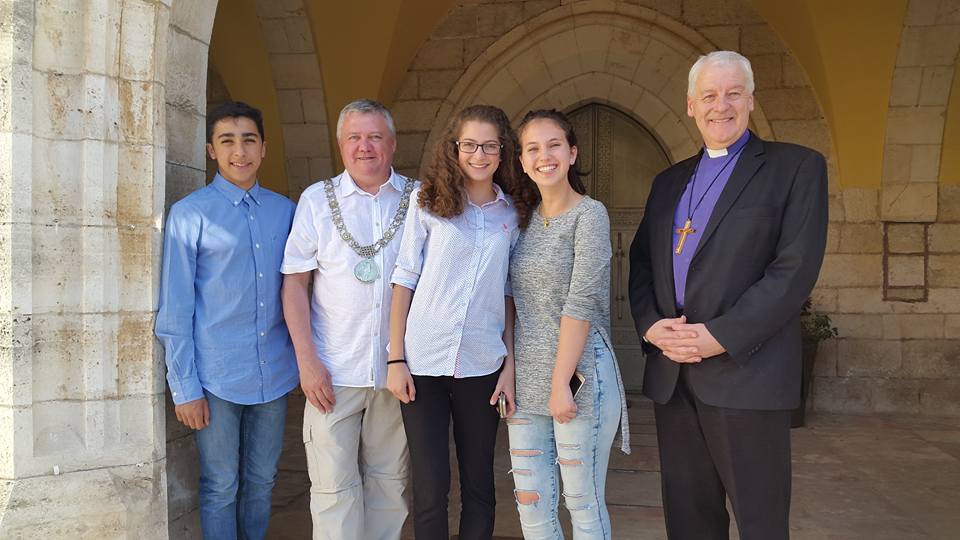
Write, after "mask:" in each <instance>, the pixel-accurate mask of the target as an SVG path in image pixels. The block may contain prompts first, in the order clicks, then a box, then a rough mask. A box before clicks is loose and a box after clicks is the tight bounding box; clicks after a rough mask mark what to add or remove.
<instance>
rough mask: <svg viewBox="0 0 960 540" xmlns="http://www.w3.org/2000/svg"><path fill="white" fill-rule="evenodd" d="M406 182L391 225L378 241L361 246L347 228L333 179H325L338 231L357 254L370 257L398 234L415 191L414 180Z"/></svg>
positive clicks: (328, 201) (328, 199)
mask: <svg viewBox="0 0 960 540" xmlns="http://www.w3.org/2000/svg"><path fill="white" fill-rule="evenodd" d="M405 180H406V184H404V186H403V195H402V196H401V197H400V206H398V207H397V211H396V213H394V215H393V220H392V221H391V222H390V226H389V227H387V229H386V230H385V231H384V232H383V236H381V237H380V239H379V240H377V241H376V242H374V243H372V244H369V245H366V246H361V245H360V243H359V242H357V241H356V239H354V237H353V235H352V234H350V231H348V230H347V226H346V224H345V223H344V222H343V215H342V214H341V211H340V203H339V202H337V196H336V194H335V193H334V190H333V179H329V180H324V181H323V190H324V192H325V193H326V194H327V204H329V205H330V213H331V216H332V219H333V224H334V225H335V226H336V227H337V232H338V233H339V234H340V238H342V239H343V241H344V242H346V243H347V245H348V246H350V247H351V248H352V249H353V250H354V251H356V252H357V255H360V256H361V257H363V258H364V259H369V258H371V257H373V256H374V255H376V254H377V252H378V251H380V250H381V249H382V248H383V247H384V246H386V245H387V244H389V243H390V240H393V237H394V236H395V235H396V234H397V230H398V229H399V228H400V226H401V225H403V219H404V218H405V217H406V215H407V208H408V207H409V206H410V192H412V191H413V180H411V179H409V178H406V179H405Z"/></svg>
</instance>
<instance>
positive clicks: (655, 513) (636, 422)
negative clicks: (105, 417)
mask: <svg viewBox="0 0 960 540" xmlns="http://www.w3.org/2000/svg"><path fill="white" fill-rule="evenodd" d="M302 400H303V397H302V396H300V395H296V396H295V397H294V398H292V400H291V403H290V415H289V417H288V429H287V440H286V441H285V448H284V457H283V460H282V463H281V472H280V480H279V482H278V485H277V488H276V490H275V492H274V513H273V517H272V519H271V523H270V531H269V534H268V538H269V539H270V540H287V539H290V540H292V539H301V538H309V537H310V527H311V525H310V514H309V492H308V490H309V480H308V479H307V473H306V463H305V458H304V454H303V445H302V442H301V440H300V438H299V434H300V429H299V427H300V422H301V413H302V409H303V407H302V405H301V403H302ZM630 401H631V403H632V407H631V410H630V425H631V430H632V438H633V441H632V444H633V449H632V450H633V451H632V453H631V454H630V455H629V456H628V455H624V454H622V453H621V452H619V451H614V452H613V455H612V456H611V461H610V473H609V477H608V481H607V502H608V504H609V506H610V514H611V520H612V523H613V536H614V538H617V539H629V540H646V539H651V540H653V539H663V538H666V533H665V531H664V528H663V510H662V508H661V502H660V485H659V482H660V473H659V460H658V457H657V446H656V435H655V428H654V425H653V409H652V406H651V405H650V402H649V401H647V400H646V399H645V398H642V397H640V396H630ZM506 435H507V434H506V427H505V426H501V433H500V438H499V444H498V446H497V461H496V471H497V501H498V502H499V503H500V504H499V505H498V507H497V525H496V535H497V538H498V539H501V540H508V539H514V538H521V537H522V534H521V532H520V525H519V522H518V520H517V515H516V509H515V506H514V504H513V494H512V488H513V483H512V480H511V479H510V477H509V476H508V475H507V470H509V462H510V458H509V455H508V450H507V436H506ZM793 456H794V461H793V467H794V469H793V478H794V487H793V505H792V514H791V529H792V538H794V539H798V540H807V539H809V540H814V539H816V540H820V539H831V540H832V539H871V540H885V539H889V540H907V539H944V540H947V539H957V538H960V503H958V500H960V418H942V419H941V418H930V417H907V416H879V415H872V416H851V415H837V414H815V415H813V416H812V417H810V418H808V426H807V427H805V428H800V429H795V430H793ZM453 471H454V474H455V473H456V468H455V467H453ZM450 500H451V501H453V502H452V503H451V505H450V506H451V516H450V524H451V527H450V530H451V532H452V533H454V534H455V533H456V531H457V528H456V527H457V523H458V517H459V516H458V509H457V508H456V507H457V506H458V504H455V503H454V502H456V501H459V492H458V490H457V487H456V482H454V487H453V489H452V492H451V499H450ZM564 518H566V515H565V512H564ZM565 528H566V530H567V538H570V534H569V526H568V525H567V524H565ZM731 530H732V534H731V537H732V538H737V536H736V530H735V526H731ZM403 538H404V540H406V539H413V534H412V527H411V526H410V520H409V519H408V520H407V527H406V528H405V530H404V536H403Z"/></svg>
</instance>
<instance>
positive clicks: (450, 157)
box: [417, 105, 530, 220]
mask: <svg viewBox="0 0 960 540" xmlns="http://www.w3.org/2000/svg"><path fill="white" fill-rule="evenodd" d="M468 121H476V122H486V123H488V124H492V125H493V126H494V127H495V128H497V140H498V141H499V142H500V144H501V145H502V147H501V149H500V164H499V165H498V166H497V170H496V171H495V172H494V173H493V182H494V183H495V184H497V185H498V186H500V189H502V190H503V192H504V193H506V194H508V195H510V196H513V193H514V191H516V186H517V165H516V164H517V163H519V161H518V160H517V142H516V139H515V138H514V136H513V130H512V129H511V128H510V120H509V119H508V118H507V115H506V113H504V112H503V111H502V110H501V109H500V108H498V107H493V106H490V105H471V106H470V107H467V108H465V109H463V110H462V111H460V113H459V114H457V115H456V116H454V117H453V119H451V120H450V123H449V124H447V128H446V129H445V130H444V132H443V135H441V136H440V140H439V141H438V142H437V147H436V148H435V149H434V152H433V159H432V160H431V161H430V165H429V167H427V170H426V172H425V174H424V175H423V178H422V179H421V187H420V196H419V198H418V199H417V202H418V203H419V204H420V207H421V208H425V209H427V210H429V211H431V212H433V213H434V214H436V215H438V216H440V217H444V218H451V217H454V216H459V215H460V214H462V213H463V209H464V205H465V204H466V201H467V188H466V176H465V175H464V174H463V171H462V170H461V169H460V162H459V160H458V156H459V154H458V152H459V150H457V139H459V138H460V131H461V130H462V129H463V125H464V124H465V123H466V122H468ZM482 151H483V150H481V149H478V150H477V152H482ZM514 202H515V207H516V208H517V214H518V217H519V216H522V215H524V214H523V213H522V212H524V211H525V212H526V215H527V219H528V220H529V213H530V209H529V208H528V207H526V206H524V207H523V208H524V209H525V210H521V206H520V204H516V200H515V201H514Z"/></svg>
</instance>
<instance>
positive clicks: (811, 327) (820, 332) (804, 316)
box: [800, 298, 838, 343]
mask: <svg viewBox="0 0 960 540" xmlns="http://www.w3.org/2000/svg"><path fill="white" fill-rule="evenodd" d="M800 332H801V334H802V335H803V339H805V340H808V341H812V342H814V343H820V342H821V341H823V340H825V339H830V338H832V337H837V335H838V332H837V328H836V327H835V326H833V321H831V320H830V316H829V315H827V314H826V313H821V312H819V311H813V302H812V301H811V300H810V299H809V298H807V301H806V302H804V303H803V307H802V308H801V309H800Z"/></svg>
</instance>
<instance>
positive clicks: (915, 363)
mask: <svg viewBox="0 0 960 540" xmlns="http://www.w3.org/2000/svg"><path fill="white" fill-rule="evenodd" d="M958 52H960V1H957V0H940V1H929V0H911V1H910V2H909V4H908V9H907V15H906V18H905V21H904V27H903V31H902V34H901V38H900V49H899V52H898V56H897V62H896V68H895V71H894V75H893V81H892V88H891V95H890V104H889V109H888V114H887V133H886V140H885V145H884V154H883V168H882V178H881V185H880V188H879V189H845V190H843V192H842V194H840V196H839V197H837V198H835V199H834V202H835V203H836V204H834V206H833V207H832V208H831V220H832V223H831V227H830V243H829V246H828V248H827V251H828V254H827V258H826V261H825V263H824V270H823V272H822V274H821V277H820V282H819V284H818V290H817V298H816V300H817V305H818V307H819V308H820V309H822V310H824V311H826V312H829V313H830V314H831V316H832V318H833V320H834V322H835V323H836V326H837V328H838V329H839V331H840V339H837V340H831V342H828V343H825V344H823V345H822V346H821V354H820V359H819V360H820V362H819V365H818V366H817V375H818V378H817V379H816V381H815V383H814V384H815V385H816V387H815V402H814V404H815V406H816V408H818V409H823V410H831V411H846V412H872V411H879V412H907V413H922V414H930V415H951V416H960V187H958V186H950V185H944V184H939V183H938V178H939V164H940V155H941V152H942V151H943V148H942V140H943V130H944V116H945V112H946V107H947V102H948V100H949V98H950V96H949V93H950V87H951V84H952V82H953V77H954V76H955V73H954V72H955V67H956V63H957V57H958ZM954 99H956V97H955V98H954Z"/></svg>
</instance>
